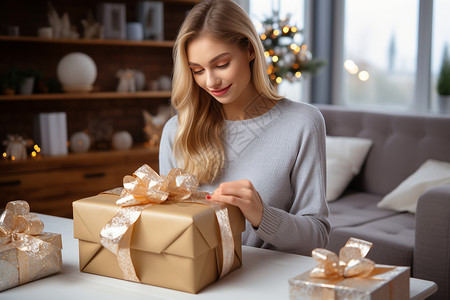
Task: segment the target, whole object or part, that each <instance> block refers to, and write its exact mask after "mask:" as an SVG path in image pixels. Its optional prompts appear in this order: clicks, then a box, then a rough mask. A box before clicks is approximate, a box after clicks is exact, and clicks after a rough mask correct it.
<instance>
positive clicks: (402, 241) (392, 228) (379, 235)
mask: <svg viewBox="0 0 450 300" xmlns="http://www.w3.org/2000/svg"><path fill="white" fill-rule="evenodd" d="M350 237H355V238H359V239H363V240H366V241H369V242H372V243H373V246H372V248H371V249H370V251H369V254H367V258H369V259H371V260H373V261H374V262H375V263H377V264H387V265H398V266H410V267H412V266H413V254H414V243H415V218H414V215H413V214H410V213H399V214H397V215H394V216H390V217H386V218H383V219H380V220H376V221H373V222H370V223H365V224H363V225H360V226H354V227H340V228H335V229H332V231H331V234H330V242H329V244H328V247H327V248H328V249H329V250H331V251H333V252H336V253H339V249H341V248H342V247H343V246H344V245H345V243H346V242H347V240H348V239H349V238H350Z"/></svg>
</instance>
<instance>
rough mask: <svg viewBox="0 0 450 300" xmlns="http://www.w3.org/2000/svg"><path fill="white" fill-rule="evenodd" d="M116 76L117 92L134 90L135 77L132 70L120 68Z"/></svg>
mask: <svg viewBox="0 0 450 300" xmlns="http://www.w3.org/2000/svg"><path fill="white" fill-rule="evenodd" d="M116 77H117V78H119V84H118V85H117V91H118V92H121V93H126V92H131V93H133V92H136V79H135V73H134V70H130V69H120V70H119V71H117V73H116Z"/></svg>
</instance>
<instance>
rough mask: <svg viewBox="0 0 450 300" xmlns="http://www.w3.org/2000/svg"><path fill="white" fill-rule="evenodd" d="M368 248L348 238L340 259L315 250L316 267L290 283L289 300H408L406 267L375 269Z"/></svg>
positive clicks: (362, 242) (323, 251)
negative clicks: (317, 263) (368, 256)
mask: <svg viewBox="0 0 450 300" xmlns="http://www.w3.org/2000/svg"><path fill="white" fill-rule="evenodd" d="M371 247H372V243H370V242H367V241H364V240H360V239H355V238H350V239H349V240H348V241H347V243H346V244H345V246H344V247H342V248H341V249H340V251H339V256H337V255H336V254H335V253H333V252H331V251H329V250H327V249H322V248H317V249H314V250H313V251H312V257H313V258H314V259H315V260H317V261H318V262H319V265H317V266H316V267H315V268H313V269H312V270H310V271H307V272H305V273H303V274H300V275H298V276H297V277H294V278H292V279H290V280H289V286H290V299H291V300H295V299H311V300H312V299H346V300H366V299H367V300H368V299H380V300H381V299H383V300H384V299H392V300H397V299H399V300H403V299H405V300H406V299H409V276H410V270H409V267H396V266H386V265H375V263H374V262H373V261H371V260H369V259H366V258H365V256H366V255H367V253H368V252H369V250H370V248H371Z"/></svg>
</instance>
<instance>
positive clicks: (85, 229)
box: [73, 168, 245, 293]
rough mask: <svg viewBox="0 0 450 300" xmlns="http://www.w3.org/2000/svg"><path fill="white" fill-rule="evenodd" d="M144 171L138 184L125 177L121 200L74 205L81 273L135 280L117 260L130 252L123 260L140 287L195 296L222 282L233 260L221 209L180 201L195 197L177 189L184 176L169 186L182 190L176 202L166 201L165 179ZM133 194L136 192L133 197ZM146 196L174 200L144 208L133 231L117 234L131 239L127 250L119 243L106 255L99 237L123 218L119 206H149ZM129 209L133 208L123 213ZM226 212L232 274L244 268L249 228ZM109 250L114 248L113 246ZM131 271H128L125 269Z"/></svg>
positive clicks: (101, 198) (234, 212)
mask: <svg viewBox="0 0 450 300" xmlns="http://www.w3.org/2000/svg"><path fill="white" fill-rule="evenodd" d="M139 170H141V168H140V169H139ZM139 170H138V171H139ZM138 171H137V172H138ZM144 171H145V172H143V173H140V174H139V173H138V174H137V177H138V178H139V180H136V179H132V178H129V177H126V179H125V178H124V187H125V189H126V190H128V192H124V191H122V192H121V196H120V197H119V196H117V195H112V194H107V193H103V194H100V195H97V196H94V197H90V198H85V199H82V200H78V201H75V202H74V203H73V208H74V235H75V238H77V239H79V251H80V270H82V271H84V272H89V273H94V274H99V275H104V276H109V277H115V278H121V279H122V278H126V279H128V280H133V274H131V276H129V277H128V278H127V276H128V275H126V274H125V272H124V268H123V266H121V265H120V264H121V263H120V261H121V260H120V259H119V260H118V259H117V257H116V256H115V253H117V255H118V256H119V255H122V252H123V251H129V252H128V253H125V254H124V256H125V257H127V256H128V257H130V259H131V262H132V265H134V271H135V275H136V278H137V279H138V280H139V281H140V282H143V283H147V284H152V285H157V286H162V287H167V288H171V289H177V290H182V291H187V292H191V293H196V292H198V291H199V290H201V289H202V288H203V287H205V286H206V285H208V284H210V283H212V282H213V281H215V280H217V279H218V278H219V277H220V275H221V273H223V271H224V270H222V265H223V256H224V254H225V259H227V257H228V260H229V259H230V258H229V257H230V255H229V254H228V256H227V255H226V252H225V253H224V251H223V250H222V243H221V241H222V238H221V228H222V227H224V226H221V227H220V228H219V225H218V221H217V218H216V211H218V212H219V213H217V217H220V211H221V210H215V209H214V208H212V207H211V206H208V205H205V204H201V203H192V202H181V201H182V200H185V199H186V198H189V197H190V196H191V195H190V196H189V197H186V186H185V185H183V184H181V185H179V184H178V183H179V182H180V178H179V176H176V178H175V177H174V179H175V181H174V180H172V181H169V182H171V183H170V184H173V183H174V182H176V183H177V186H175V187H172V188H175V189H176V193H175V194H176V196H175V197H174V198H175V199H174V200H172V198H171V197H168V196H164V193H165V191H166V188H165V187H164V185H166V183H164V182H163V181H164V180H163V181H160V180H159V179H158V177H154V174H153V175H152V172H150V173H151V174H149V173H148V171H147V170H144ZM151 171H152V170H151ZM137 172H135V174H134V175H136V173H137ZM169 175H170V173H169ZM169 175H168V176H167V177H169ZM179 175H180V174H179ZM181 175H182V177H183V176H184V175H183V174H181ZM150 178H153V179H150ZM148 179H150V180H148ZM176 179H178V181H176ZM182 179H183V178H182ZM140 180H144V181H146V182H147V183H150V182H156V184H153V183H150V184H149V185H151V186H152V187H155V186H158V185H160V186H162V188H156V192H155V189H153V191H151V192H148V191H147V189H148V188H146V189H141V188H140V187H139V186H140V184H135V183H136V181H140ZM189 180H190V178H187V181H186V180H184V179H183V180H182V181H183V182H189ZM133 182H134V183H133ZM166 182H167V181H166ZM147 183H146V184H147ZM170 184H168V185H170ZM132 190H134V191H135V192H132V193H129V191H132ZM126 193H129V194H131V195H132V196H130V195H126ZM189 193H190V194H192V193H193V194H195V192H193V190H189ZM124 195H125V197H124ZM136 195H142V196H136ZM161 196H162V197H161ZM194 196H195V195H194ZM144 197H150V198H152V197H160V199H161V198H168V199H169V200H168V201H166V200H167V199H162V201H165V202H163V203H161V204H158V205H152V202H153V201H151V203H150V205H148V206H146V207H143V209H142V210H141V209H139V210H141V211H139V212H138V214H139V216H138V217H137V218H136V221H135V223H134V225H133V226H132V227H133V228H132V230H128V228H129V227H127V226H128V225H126V226H124V227H123V232H121V233H118V234H117V236H119V235H120V236H122V240H127V239H129V242H130V247H129V248H128V250H127V248H126V247H121V246H120V243H121V242H118V243H117V245H118V246H117V248H114V247H115V246H112V247H111V248H112V249H114V251H108V250H106V248H105V247H104V243H103V244H102V242H101V241H100V240H101V238H100V234H101V232H102V231H103V230H104V229H105V228H106V227H107V226H106V227H105V224H107V223H108V222H110V221H111V220H114V219H113V217H115V216H116V213H117V214H120V212H119V213H118V207H117V205H116V202H118V203H135V202H136V201H137V202H139V203H143V204H144V205H145V203H146V202H145V200H144V201H143V198H144ZM203 197H204V195H203ZM125 198H126V199H125ZM194 200H195V199H194ZM194 202H195V201H194ZM128 207H130V208H131V207H133V206H127V207H124V208H125V209H126V208H128ZM122 209H123V208H121V210H122ZM225 209H226V210H227V213H228V216H229V222H228V225H227V224H225V226H228V227H229V229H230V230H231V232H232V235H230V236H231V239H232V240H233V242H234V247H232V250H231V252H232V253H231V264H229V266H230V267H229V269H230V270H233V269H236V268H237V267H239V266H240V265H241V259H242V253H241V233H242V231H243V230H244V229H245V223H244V218H243V216H242V213H241V212H240V210H239V209H238V208H236V207H232V206H226V208H225ZM131 215H132V214H131ZM227 219H228V218H227ZM133 221H134V220H133ZM113 222H115V221H113ZM119 223H120V222H119ZM225 223H226V222H225ZM120 227H121V226H118V227H117V228H120ZM106 230H108V229H107V228H106ZM102 235H109V236H110V237H111V239H112V240H114V238H115V237H116V233H112V234H109V233H108V232H107V233H106V234H105V233H104V232H103V233H102ZM227 243H229V241H227ZM107 246H108V249H110V247H109V245H107ZM225 248H226V247H225ZM116 249H117V251H116ZM122 261H125V264H129V263H130V262H126V259H125V260H122ZM225 265H226V264H225ZM126 269H129V268H128V267H127V266H125V270H126ZM225 271H226V270H225ZM134 281H137V280H134Z"/></svg>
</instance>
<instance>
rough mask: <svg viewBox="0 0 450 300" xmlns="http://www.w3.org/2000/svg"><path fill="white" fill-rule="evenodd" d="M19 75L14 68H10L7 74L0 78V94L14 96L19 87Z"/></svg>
mask: <svg viewBox="0 0 450 300" xmlns="http://www.w3.org/2000/svg"><path fill="white" fill-rule="evenodd" d="M19 82H20V74H19V71H18V70H16V69H15V68H11V69H9V70H8V72H6V73H4V74H3V76H2V77H0V93H2V94H5V95H14V94H15V93H16V90H17V88H18V86H19Z"/></svg>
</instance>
